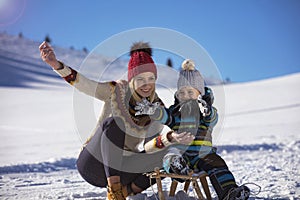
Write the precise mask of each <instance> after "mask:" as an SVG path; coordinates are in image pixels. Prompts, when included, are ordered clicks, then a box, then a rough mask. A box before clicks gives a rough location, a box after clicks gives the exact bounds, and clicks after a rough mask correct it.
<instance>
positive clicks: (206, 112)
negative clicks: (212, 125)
mask: <svg viewBox="0 0 300 200" xmlns="http://www.w3.org/2000/svg"><path fill="white" fill-rule="evenodd" d="M198 104H199V108H200V111H201V113H202V115H203V117H206V116H208V115H209V114H210V109H209V107H208V105H207V103H206V101H204V100H203V99H202V97H201V95H199V96H198Z"/></svg>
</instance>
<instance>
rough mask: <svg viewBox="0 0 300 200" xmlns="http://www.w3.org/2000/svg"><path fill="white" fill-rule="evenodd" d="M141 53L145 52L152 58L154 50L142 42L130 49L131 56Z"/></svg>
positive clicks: (136, 43) (134, 44)
mask: <svg viewBox="0 0 300 200" xmlns="http://www.w3.org/2000/svg"><path fill="white" fill-rule="evenodd" d="M140 51H143V52H145V53H147V54H149V55H150V56H152V49H151V47H150V45H149V43H148V42H143V41H140V42H135V43H133V45H132V46H131V48H130V56H132V54H133V53H134V52H140Z"/></svg>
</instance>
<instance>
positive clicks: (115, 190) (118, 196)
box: [107, 183, 128, 200]
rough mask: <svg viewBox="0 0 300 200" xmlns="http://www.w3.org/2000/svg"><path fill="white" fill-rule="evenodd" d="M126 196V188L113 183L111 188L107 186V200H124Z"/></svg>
mask: <svg viewBox="0 0 300 200" xmlns="http://www.w3.org/2000/svg"><path fill="white" fill-rule="evenodd" d="M127 196H128V192H127V188H126V186H122V185H121V183H115V184H112V185H111V186H107V199H108V200H126V197H127Z"/></svg>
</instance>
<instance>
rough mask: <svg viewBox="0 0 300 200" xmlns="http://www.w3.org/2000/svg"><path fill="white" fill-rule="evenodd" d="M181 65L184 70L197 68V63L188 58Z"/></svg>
mask: <svg viewBox="0 0 300 200" xmlns="http://www.w3.org/2000/svg"><path fill="white" fill-rule="evenodd" d="M181 67H182V69H183V70H191V71H193V70H195V63H194V61H192V60H191V59H186V60H184V61H183V62H182V64H181Z"/></svg>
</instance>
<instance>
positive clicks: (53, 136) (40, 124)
mask: <svg viewBox="0 0 300 200" xmlns="http://www.w3.org/2000/svg"><path fill="white" fill-rule="evenodd" d="M38 45H39V42H35V41H29V40H26V39H20V38H17V37H14V36H9V35H6V34H0V78H1V79H0V86H1V87H0V95H1V98H0V110H1V115H0V137H1V138H2V139H1V142H2V143H1V146H0V198H1V199H105V198H106V189H105V188H96V187H93V186H91V185H89V184H88V183H86V182H85V181H84V180H83V179H82V178H81V177H80V175H79V174H78V172H77V170H76V165H75V163H76V158H77V156H78V153H79V151H80V148H81V144H82V141H83V140H84V139H85V138H83V137H82V136H80V135H79V134H78V133H77V129H76V128H77V127H76V123H75V119H74V110H73V109H74V107H73V100H74V99H73V98H74V91H73V88H72V87H70V86H68V85H67V84H66V83H64V81H63V80H61V79H60V78H59V77H58V76H57V75H56V74H55V73H54V72H53V71H52V70H51V69H50V68H49V67H48V66H47V65H45V64H44V63H43V62H42V61H41V60H40V59H39V52H38ZM55 49H57V53H56V54H57V56H58V57H60V59H61V60H63V61H65V62H66V63H68V64H70V65H72V66H73V65H74V66H80V63H81V62H82V61H83V59H84V58H85V56H86V55H85V54H84V53H83V52H79V51H75V50H70V49H63V48H59V47H55ZM74 58H76V59H74ZM95 59H96V56H95ZM98 59H99V57H98ZM100 60H101V61H99V63H108V62H110V61H111V60H110V59H109V58H105V57H101V59H100ZM118 62H121V63H122V62H124V63H126V62H125V61H118ZM124 63H123V64H124ZM125 69H126V68H125ZM299 85H300V73H296V74H291V75H287V76H282V77H277V78H272V79H267V80H261V81H255V82H248V83H238V84H229V85H224V86H212V89H213V90H214V92H215V93H216V94H215V96H216V102H215V105H216V107H217V108H218V107H222V106H223V105H222V104H224V102H222V101H221V100H220V99H221V98H219V99H218V98H217V97H218V91H224V93H225V97H226V98H225V109H220V112H221V113H220V114H221V115H224V116H225V118H224V120H221V122H220V123H219V124H218V127H217V128H216V135H215V137H214V144H215V145H217V147H218V153H219V154H220V155H221V156H222V158H223V159H224V160H225V161H226V163H227V164H228V166H229V168H230V170H231V171H232V173H233V174H234V176H235V178H236V180H237V182H238V183H239V184H244V183H255V184H257V185H259V186H260V187H261V192H260V193H259V194H258V195H252V197H251V199H300V181H299V180H300V179H299V177H300V170H299V167H298V165H299V164H300V156H299V155H300V136H299V129H300V118H299V114H298V113H299V112H300V93H299V89H298V87H299ZM158 93H159V95H160V96H161V97H162V99H163V100H164V102H165V103H166V104H167V105H169V104H170V103H172V98H171V97H172V96H171V95H170V94H169V92H166V90H163V89H158ZM94 106H95V110H97V111H95V115H97V114H98V113H99V111H98V110H99V109H101V103H100V102H97V101H95V105H94ZM91 126H93V123H91ZM169 185H170V180H169V179H165V180H163V188H164V189H165V190H167V189H168V186H169ZM248 186H249V187H250V188H251V189H252V190H253V191H254V192H255V191H258V186H255V185H254V184H249V185H248ZM182 188H183V186H182V185H179V186H178V191H179V192H178V193H177V195H176V197H177V199H194V198H191V197H187V196H186V197H184V194H183V193H182V192H180V190H181V189H182ZM210 189H211V191H213V188H212V187H211V186H210ZM156 192H157V190H156V185H154V186H153V187H151V188H149V189H148V190H146V191H145V192H144V193H143V194H140V195H137V196H136V197H134V198H135V199H156V196H155V195H154V194H155V193H156ZM189 196H194V192H193V191H192V190H190V192H189ZM213 196H214V197H215V196H216V195H215V193H214V192H213ZM170 199H171V198H170Z"/></svg>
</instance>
